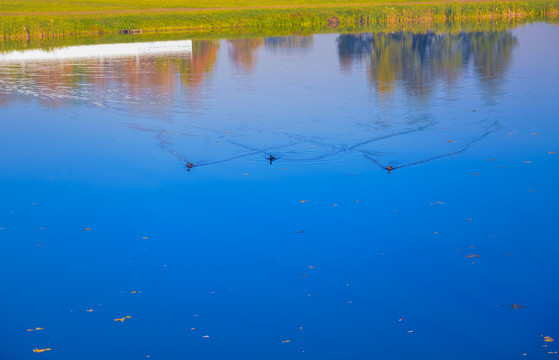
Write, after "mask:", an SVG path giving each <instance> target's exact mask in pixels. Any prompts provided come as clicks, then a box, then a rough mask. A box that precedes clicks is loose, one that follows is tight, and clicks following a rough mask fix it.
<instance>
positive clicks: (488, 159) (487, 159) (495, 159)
mask: <svg viewBox="0 0 559 360" xmlns="http://www.w3.org/2000/svg"><path fill="white" fill-rule="evenodd" d="M496 160H497V159H487V161H496Z"/></svg>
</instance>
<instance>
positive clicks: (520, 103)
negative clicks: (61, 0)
mask: <svg viewBox="0 0 559 360" xmlns="http://www.w3.org/2000/svg"><path fill="white" fill-rule="evenodd" d="M80 54H82V55H83V54H87V56H85V55H84V56H81V57H78V55H80ZM557 64H559V26H553V25H547V24H533V25H527V26H524V27H519V28H515V29H511V30H506V31H496V32H478V33H455V34H444V33H442V34H434V33H425V34H415V35H414V34H411V33H403V32H396V33H373V34H371V33H365V34H342V35H340V34H323V35H314V36H291V37H269V38H249V39H238V40H219V41H213V40H212V41H201V40H193V41H190V40H184V41H181V42H169V43H165V44H143V45H142V44H140V45H137V46H136V47H134V46H132V47H130V46H128V47H126V46H122V48H120V49H119V50H118V51H116V52H115V51H114V48H111V47H103V46H101V47H98V48H77V49H76V48H69V49H62V50H57V52H56V53H47V54H45V53H41V52H40V51H38V52H23V53H11V54H8V53H5V54H3V55H1V57H0V154H1V157H0V181H1V186H0V199H1V200H0V274H1V275H0V289H1V292H0V316H1V320H0V339H1V340H0V359H2V360H19V359H35V358H39V357H41V358H44V359H56V360H66V359H68V360H75V359H81V360H88V359H105V360H111V359H145V358H147V357H150V358H151V359H165V360H167V359H259V360H260V359H381V360H382V359H406V360H408V359H441V360H442V359H444V360H447V359H457V360H460V359H487V360H495V359H497V360H500V359H503V360H508V359H554V358H559V354H557V353H556V352H557V351H559V346H558V345H557V344H558V343H559V325H558V324H559V307H558V306H557V305H558V304H559V286H557V276H558V275H559V262H558V261H557V258H558V256H559V242H558V238H559V236H557V233H558V230H557V229H558V227H557V203H558V201H559V189H558V188H557V183H558V179H559V154H557V153H559V123H558V121H559V116H558V110H559V107H558V99H559V97H558V96H559V67H558V66H557ZM556 152H557V153H556ZM270 155H271V156H273V158H272V159H273V161H270V160H269V156H270ZM189 163H190V164H192V168H191V169H187V164H189ZM388 166H390V167H391V168H392V171H390V173H389V172H388V171H387V170H386V168H387V167H388ZM187 170H188V171H187ZM127 316H129V317H127ZM115 319H120V320H121V321H115ZM30 330H33V331H30ZM547 336H548V337H549V338H546V337H547ZM552 339H554V340H555V341H550V340H552ZM546 340H547V341H546ZM47 348H48V349H51V350H50V351H44V352H42V353H39V354H38V353H34V352H33V349H47Z"/></svg>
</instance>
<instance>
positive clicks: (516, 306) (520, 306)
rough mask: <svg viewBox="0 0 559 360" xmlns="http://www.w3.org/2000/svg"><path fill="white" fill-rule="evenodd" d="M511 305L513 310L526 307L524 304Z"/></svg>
mask: <svg viewBox="0 0 559 360" xmlns="http://www.w3.org/2000/svg"><path fill="white" fill-rule="evenodd" d="M511 306H512V308H513V310H518V309H526V306H524V305H520V304H512V305H511Z"/></svg>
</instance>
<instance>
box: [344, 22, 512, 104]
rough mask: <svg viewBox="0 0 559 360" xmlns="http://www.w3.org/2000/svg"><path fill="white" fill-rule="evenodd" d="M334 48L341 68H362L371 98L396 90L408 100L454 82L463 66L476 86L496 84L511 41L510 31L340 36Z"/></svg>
mask: <svg viewBox="0 0 559 360" xmlns="http://www.w3.org/2000/svg"><path fill="white" fill-rule="evenodd" d="M337 42H338V53H339V59H340V64H341V66H342V68H344V69H347V68H350V67H351V66H353V65H354V64H356V63H359V64H362V63H365V64H366V66H367V74H368V76H369V80H370V82H371V83H372V85H373V86H374V88H375V89H376V91H377V92H379V93H381V94H385V93H391V92H394V91H395V88H396V86H397V84H401V86H402V87H403V88H404V89H405V90H406V91H407V92H409V93H411V94H415V95H427V94H428V93H429V92H431V91H432V89H433V86H430V85H432V84H433V83H434V82H436V81H444V82H446V83H450V84H452V83H455V82H457V81H458V80H459V79H460V76H461V74H462V71H461V70H462V69H463V68H464V67H467V66H469V65H473V68H474V71H475V72H476V73H477V75H478V77H479V79H480V80H481V81H482V82H486V83H491V82H492V80H496V79H501V78H502V77H503V75H504V73H505V71H506V69H507V67H508V65H509V63H510V59H511V53H512V49H513V48H514V46H515V45H516V43H517V40H516V38H515V37H514V36H513V35H512V34H511V32H510V31H496V32H474V33H465V32H461V33H457V34H436V33H431V32H428V33H423V34H414V33H406V32H396V33H374V34H373V33H367V34H350V35H340V36H339V38H338V40H337ZM493 83H495V82H493Z"/></svg>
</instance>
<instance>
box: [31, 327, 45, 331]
mask: <svg viewBox="0 0 559 360" xmlns="http://www.w3.org/2000/svg"><path fill="white" fill-rule="evenodd" d="M43 329H44V327H36V328H35V329H27V331H41V330H43Z"/></svg>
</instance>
